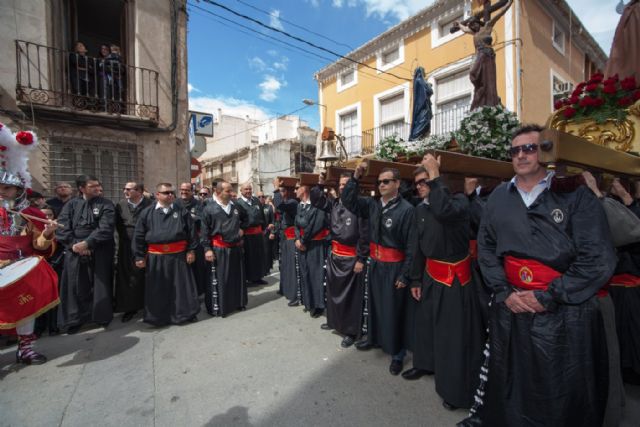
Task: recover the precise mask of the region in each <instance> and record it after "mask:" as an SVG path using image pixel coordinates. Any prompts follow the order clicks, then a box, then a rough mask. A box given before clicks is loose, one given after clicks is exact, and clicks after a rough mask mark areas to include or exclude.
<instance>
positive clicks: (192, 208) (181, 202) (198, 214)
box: [175, 182, 207, 295]
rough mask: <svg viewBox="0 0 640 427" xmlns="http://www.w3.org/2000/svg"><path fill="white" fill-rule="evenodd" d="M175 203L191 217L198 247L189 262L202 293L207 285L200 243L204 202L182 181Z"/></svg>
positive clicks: (187, 183)
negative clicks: (191, 261)
mask: <svg viewBox="0 0 640 427" xmlns="http://www.w3.org/2000/svg"><path fill="white" fill-rule="evenodd" d="M175 204H176V205H177V206H180V207H181V208H183V209H185V210H186V211H187V212H189V213H190V214H191V218H192V219H193V225H194V227H195V232H196V240H197V244H198V247H197V248H196V260H195V262H194V263H192V264H191V269H192V270H193V277H195V279H196V285H197V286H198V295H203V294H204V290H205V288H206V286H207V272H206V270H207V266H206V263H205V260H204V249H203V248H202V245H201V244H200V230H201V228H202V210H203V209H204V202H203V201H201V200H199V199H198V198H197V197H195V194H194V192H193V186H192V185H191V183H189V182H183V183H182V184H180V197H179V198H178V199H176V201H175Z"/></svg>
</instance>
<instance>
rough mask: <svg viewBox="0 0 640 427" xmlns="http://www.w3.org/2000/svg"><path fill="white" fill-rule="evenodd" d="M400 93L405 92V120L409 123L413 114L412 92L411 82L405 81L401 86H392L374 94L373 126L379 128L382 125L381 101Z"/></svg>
mask: <svg viewBox="0 0 640 427" xmlns="http://www.w3.org/2000/svg"><path fill="white" fill-rule="evenodd" d="M399 93H403V96H404V98H403V100H404V103H403V104H404V107H403V109H404V122H405V123H409V122H410V118H409V115H410V114H411V108H410V103H411V92H410V88H409V82H407V83H403V84H401V85H399V86H395V87H392V88H391V89H388V90H385V91H384V92H380V93H376V94H375V95H373V127H374V128H379V127H380V126H382V123H380V102H381V101H384V100H385V99H387V98H391V97H392V96H395V95H398V94H399Z"/></svg>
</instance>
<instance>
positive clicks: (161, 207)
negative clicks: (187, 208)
mask: <svg viewBox="0 0 640 427" xmlns="http://www.w3.org/2000/svg"><path fill="white" fill-rule="evenodd" d="M155 209H162V212H164V213H167V212H169V211H170V210H171V209H173V203H171V204H170V205H169V207H168V208H165V207H164V206H162V205H161V204H160V202H156V207H155Z"/></svg>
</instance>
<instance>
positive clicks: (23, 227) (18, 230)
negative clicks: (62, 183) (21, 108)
mask: <svg viewBox="0 0 640 427" xmlns="http://www.w3.org/2000/svg"><path fill="white" fill-rule="evenodd" d="M36 145H37V138H36V136H35V134H33V133H32V132H24V131H21V132H18V133H17V134H15V135H14V134H12V133H11V131H10V130H9V129H8V128H7V127H6V126H5V125H3V124H2V123H0V331H1V330H4V331H7V330H12V329H13V328H15V330H16V332H17V335H18V351H17V353H16V361H17V362H18V363H25V364H27V365H31V364H41V363H44V362H46V361H47V358H46V357H45V356H43V355H42V354H39V353H37V352H36V351H35V350H33V343H34V341H35V340H36V336H35V334H34V333H33V327H34V323H35V318H36V317H37V316H38V315H40V314H41V313H44V312H45V311H47V310H49V309H50V308H52V307H54V306H55V305H57V304H58V303H59V302H60V300H59V298H58V279H57V276H56V274H55V272H54V271H53V270H52V269H51V267H50V266H49V265H48V264H47V263H46V262H45V261H43V260H42V259H40V261H39V262H38V263H37V264H36V265H35V266H34V268H33V269H32V270H30V271H29V273H28V274H23V275H21V276H18V277H20V279H17V280H16V279H8V276H9V275H8V271H7V270H5V272H6V273H7V275H6V276H7V277H5V278H4V279H3V278H2V270H4V268H5V267H7V266H8V265H10V264H12V263H13V262H15V261H17V260H20V259H23V258H26V257H31V256H49V255H51V254H52V253H53V252H54V251H55V242H54V236H55V230H56V228H57V227H58V225H57V224H56V223H55V222H53V221H48V220H47V219H46V217H45V215H44V214H43V213H42V212H41V211H40V210H39V209H36V208H33V207H30V206H29V200H28V192H29V191H30V186H31V175H30V174H29V170H28V166H27V161H28V156H29V153H30V152H31V151H33V149H34V148H35V147H36ZM27 278H28V279H27ZM27 280H30V281H34V280H35V281H36V282H37V283H36V285H34V287H33V288H27V287H26V285H25V283H26V281H27ZM5 281H7V283H4V282H5Z"/></svg>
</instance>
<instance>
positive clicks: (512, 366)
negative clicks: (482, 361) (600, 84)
mask: <svg viewBox="0 0 640 427" xmlns="http://www.w3.org/2000/svg"><path fill="white" fill-rule="evenodd" d="M541 130H542V128H540V127H538V126H525V127H523V128H520V129H519V130H518V131H517V132H516V133H515V135H514V138H513V140H512V141H511V147H510V150H509V152H510V154H511V158H512V163H513V168H514V170H515V173H516V175H515V176H514V178H513V179H512V180H511V182H509V183H505V184H502V185H501V186H499V187H498V188H496V189H495V190H494V191H493V193H492V194H491V196H490V197H489V200H488V201H487V204H486V207H485V210H484V215H483V218H482V222H481V224H480V230H479V233H478V261H479V264H480V268H481V269H482V274H483V276H484V278H485V281H486V285H487V286H488V287H489V288H491V290H492V292H493V297H492V298H493V302H492V305H491V307H490V315H489V316H490V317H489V325H490V330H489V343H490V358H489V372H488V382H487V390H486V393H485V394H484V398H483V400H484V407H482V409H481V414H480V416H481V418H482V421H483V423H484V424H483V425H490V426H496V427H499V426H531V425H553V426H569V425H571V426H573V425H576V426H578V425H579V426H594V427H595V426H601V425H602V423H603V417H604V411H605V406H606V403H607V393H608V387H607V385H608V381H609V379H608V364H607V346H606V341H605V340H604V330H603V329H604V328H603V323H602V314H601V312H600V304H599V302H598V296H597V294H598V291H599V290H600V289H601V288H602V287H603V286H604V285H605V284H606V283H607V281H608V280H609V278H610V277H611V275H612V273H613V271H614V269H615V266H616V256H615V252H614V249H613V245H612V242H611V239H610V235H609V229H608V226H607V222H606V218H605V214H604V210H603V208H602V206H601V205H600V203H599V202H598V199H597V198H596V197H595V195H594V194H593V193H592V192H591V191H590V190H589V189H588V188H586V187H585V186H580V187H578V188H577V189H576V190H575V191H569V192H560V191H556V190H555V189H554V187H553V185H552V181H553V180H554V175H553V172H547V171H546V170H545V169H544V168H543V167H542V166H541V165H540V164H539V163H538V150H539V142H538V141H539V137H540V131H541Z"/></svg>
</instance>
